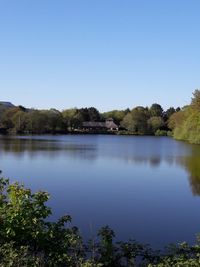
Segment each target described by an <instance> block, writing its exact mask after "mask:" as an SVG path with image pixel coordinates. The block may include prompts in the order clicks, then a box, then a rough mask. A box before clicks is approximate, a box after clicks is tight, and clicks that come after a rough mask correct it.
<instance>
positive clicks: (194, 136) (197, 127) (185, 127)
mask: <svg viewBox="0 0 200 267" xmlns="http://www.w3.org/2000/svg"><path fill="white" fill-rule="evenodd" d="M199 111H200V90H195V92H194V93H193V98H192V102H191V104H190V105H189V106H186V107H184V108H183V109H182V110H180V111H179V112H177V113H174V114H173V115H172V116H171V117H170V119H169V123H168V125H169V128H171V129H172V130H173V136H174V137H175V138H176V139H178V140H185V141H188V142H190V143H193V144H200V113H199Z"/></svg>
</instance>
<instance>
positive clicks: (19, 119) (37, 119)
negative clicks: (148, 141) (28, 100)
mask: <svg viewBox="0 0 200 267" xmlns="http://www.w3.org/2000/svg"><path fill="white" fill-rule="evenodd" d="M176 112H177V110H175V109H174V108H169V109H168V110H167V111H166V112H164V111H163V108H162V107H161V106H160V105H159V104H153V105H152V106H151V107H150V108H148V107H135V108H133V109H132V110H129V109H126V110H113V111H109V112H105V113H100V112H99V111H98V110H97V109H96V108H94V107H90V108H81V109H78V108H72V109H66V110H63V111H62V112H60V111H58V110H56V109H50V110H36V109H27V108H24V107H23V106H18V107H15V106H12V105H8V106H5V105H3V104H1V102H0V133H7V134H45V133H47V134H56V133H68V132H70V133H72V132H81V131H82V125H83V122H88V121H92V122H103V121H105V120H106V119H109V118H112V119H113V120H114V122H115V123H116V124H117V125H118V126H119V129H120V132H119V133H120V134H123V133H126V134H134V135H158V134H157V133H159V135H161V134H163V135H166V132H167V131H169V128H168V120H169V118H170V116H171V115H172V114H173V113H176ZM124 131H126V132H124Z"/></svg>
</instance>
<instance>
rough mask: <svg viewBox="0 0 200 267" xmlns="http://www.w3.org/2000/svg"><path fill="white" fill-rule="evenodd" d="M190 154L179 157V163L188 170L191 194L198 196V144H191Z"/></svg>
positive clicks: (199, 149) (199, 164)
mask: <svg viewBox="0 0 200 267" xmlns="http://www.w3.org/2000/svg"><path fill="white" fill-rule="evenodd" d="M190 148H191V155H190V156H187V157H183V158H181V160H180V161H179V164H180V165H182V166H183V167H184V168H185V170H186V171H187V172H188V175H189V176H188V178H189V183H190V187H191V190H192V193H193V195H195V196H200V146H198V145H196V146H195V145H191V146H190Z"/></svg>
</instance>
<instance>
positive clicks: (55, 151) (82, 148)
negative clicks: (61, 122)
mask: <svg viewBox="0 0 200 267" xmlns="http://www.w3.org/2000/svg"><path fill="white" fill-rule="evenodd" d="M95 150H96V147H95V146H94V145H92V144H76V143H66V142H62V141H61V140H56V139H49V138H47V139H44V138H38V137H35V138H24V137H23V138H19V137H18V138H10V137H7V138H5V137H2V138H0V154H1V153H4V154H6V153H8V154H12V155H15V156H16V157H23V156H24V155H28V156H29V157H30V158H34V157H38V156H39V155H40V156H42V155H43V156H48V157H49V158H55V157H57V156H58V155H59V153H61V154H62V155H64V154H68V155H70V157H79V158H81V159H85V160H95V159H96V157H97V154H96V152H95Z"/></svg>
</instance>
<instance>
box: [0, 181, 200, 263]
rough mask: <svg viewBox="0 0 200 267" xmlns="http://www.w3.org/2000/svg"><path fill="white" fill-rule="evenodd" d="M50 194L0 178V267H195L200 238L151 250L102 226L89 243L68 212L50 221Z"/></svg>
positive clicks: (199, 260)
mask: <svg viewBox="0 0 200 267" xmlns="http://www.w3.org/2000/svg"><path fill="white" fill-rule="evenodd" d="M48 199H49V194H48V193H46V192H37V193H32V192H31V190H30V189H26V188H25V187H24V186H23V185H20V184H19V183H13V184H10V183H9V180H6V179H3V178H1V179H0V266H2V267H17V266H18V267H25V266H26V267H39V266H40V267H46V266H47V267H51V266H52V267H55V266H56V267H65V266H66V267H106V266H108V267H123V266H124V267H125V266H129V267H131V266H132V267H133V266H148V267H156V266H157V267H164V266H177V267H178V266H187V267H188V266H193V267H194V266H199V264H200V256H199V255H200V242H199V239H197V244H196V245H195V246H189V245H188V244H186V243H182V244H179V245H174V246H170V247H169V248H168V249H167V250H166V251H164V252H162V253H161V252H159V251H153V250H152V249H150V248H149V247H148V246H146V245H142V244H139V243H138V242H136V241H129V242H115V241H114V238H115V234H114V232H113V231H112V230H111V229H110V228H109V227H108V226H106V227H103V228H102V229H100V231H99V232H98V235H97V237H96V238H95V239H92V240H90V241H89V242H88V243H87V244H85V243H84V242H83V239H82V237H81V235H80V233H79V230H78V228H77V227H73V226H71V217H70V216H68V215H66V216H63V217H62V218H60V219H59V220H58V221H57V222H50V221H48V217H49V216H50V215H51V213H52V211H51V209H50V208H49V207H47V206H46V201H47V200H48Z"/></svg>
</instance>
